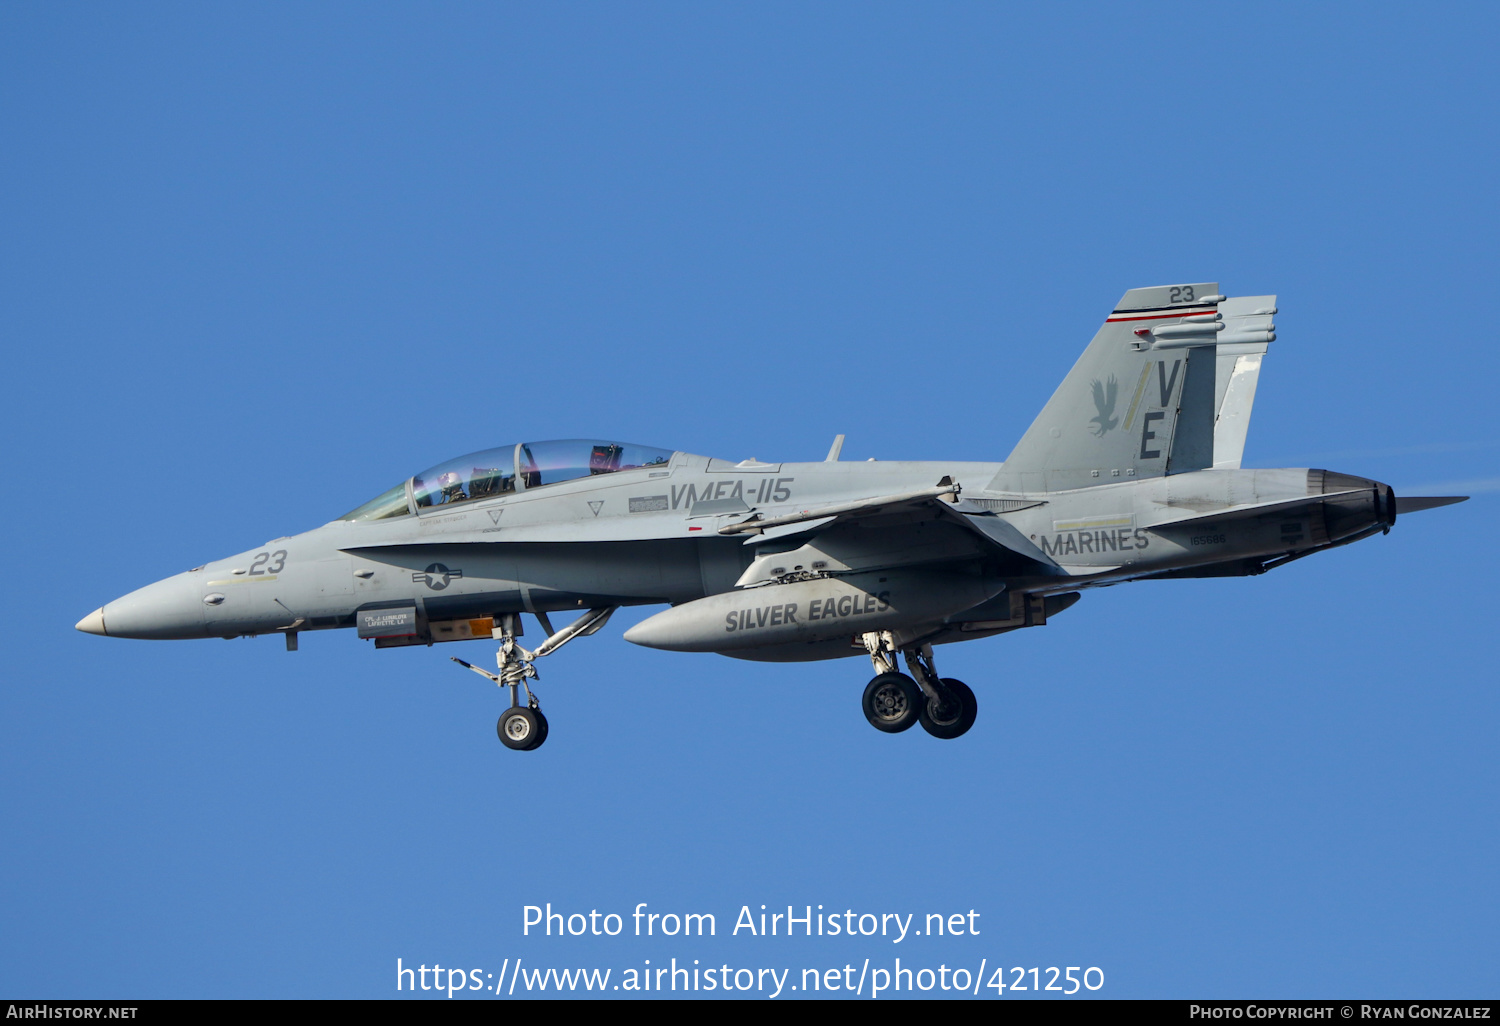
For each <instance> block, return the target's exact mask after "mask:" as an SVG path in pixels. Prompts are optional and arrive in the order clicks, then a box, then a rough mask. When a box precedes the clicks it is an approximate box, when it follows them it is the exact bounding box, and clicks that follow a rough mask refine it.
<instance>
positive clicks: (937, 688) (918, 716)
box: [861, 631, 979, 740]
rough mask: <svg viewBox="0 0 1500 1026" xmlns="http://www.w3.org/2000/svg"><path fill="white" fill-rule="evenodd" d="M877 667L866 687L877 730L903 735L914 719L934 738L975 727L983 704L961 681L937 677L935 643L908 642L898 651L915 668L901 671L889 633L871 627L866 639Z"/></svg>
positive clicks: (868, 708) (867, 711) (865, 705)
mask: <svg viewBox="0 0 1500 1026" xmlns="http://www.w3.org/2000/svg"><path fill="white" fill-rule="evenodd" d="M862 640H863V641H864V644H865V649H866V650H867V651H868V652H869V653H870V662H871V663H873V664H874V666H875V674H876V676H875V679H874V680H872V681H870V683H869V684H867V685H866V686H865V694H864V699H863V701H862V703H861V704H862V705H863V708H864V712H865V719H867V720H869V721H870V725H871V726H872V727H874V728H875V729H876V730H882V731H885V732H886V733H888V734H896V733H900V732H901V731H903V730H906V729H907V728H909V727H911V726H912V725H913V724H915V723H921V724H922V729H923V730H925V731H927V733H929V734H931V735H932V736H933V737H938V738H943V739H944V740H948V739H951V738H955V737H958V736H960V735H962V734H964V733H966V732H967V731H968V729H969V728H970V727H972V726H973V725H974V718H975V717H976V716H977V715H978V713H979V702H978V700H977V699H975V697H974V692H973V691H971V690H969V686H968V685H967V684H965V683H964V682H963V681H961V680H958V679H956V678H953V677H939V676H938V675H937V670H936V669H935V668H934V666H933V660H932V646H931V645H909V646H906V647H904V648H902V649H901V650H900V655H901V656H902V657H904V658H905V660H906V667H907V669H908V670H910V671H911V675H910V676H907V675H906V674H904V673H901V672H899V671H898V669H897V664H896V656H897V647H896V642H895V639H894V638H893V637H892V635H891V632H890V631H872V632H870V633H868V634H865V635H864V637H863V639H862Z"/></svg>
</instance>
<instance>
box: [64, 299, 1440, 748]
mask: <svg viewBox="0 0 1500 1026" xmlns="http://www.w3.org/2000/svg"><path fill="white" fill-rule="evenodd" d="M1275 313H1276V297H1275V296H1248V297H1241V298H1233V299H1231V298H1226V297H1225V296H1222V295H1220V294H1219V289H1218V286H1217V285H1216V284H1212V283H1210V284H1193V285H1171V286H1161V287H1158V288H1145V289H1132V290H1131V291H1129V292H1127V293H1125V296H1124V298H1123V299H1121V300H1120V302H1119V303H1118V304H1117V306H1116V307H1115V310H1114V312H1112V313H1111V314H1110V315H1109V317H1108V319H1107V320H1106V321H1105V323H1104V325H1103V327H1101V328H1100V329H1099V332H1098V334H1096V335H1095V336H1094V339H1093V341H1092V342H1090V343H1089V346H1088V348H1087V349H1085V350H1084V353H1083V356H1082V357H1080V358H1079V360H1078V362H1077V363H1076V364H1075V365H1074V366H1073V369H1072V370H1071V371H1070V372H1069V373H1068V376H1067V377H1066V378H1065V379H1064V380H1063V383H1062V384H1061V385H1060V386H1059V387H1058V389H1057V391H1056V392H1055V393H1053V395H1052V398H1051V400H1049V401H1048V403H1047V405H1046V406H1045V407H1043V409H1042V412H1041V414H1040V415H1039V416H1038V417H1037V418H1036V420H1035V422H1034V423H1032V425H1031V427H1030V428H1029V429H1028V430H1027V432H1026V434H1025V436H1024V437H1022V439H1021V441H1020V443H1019V444H1018V445H1017V446H1016V447H1015V449H1014V450H1013V451H1012V452H1011V454H1010V456H1009V458H1008V459H1006V460H1005V462H1004V463H998V462H997V463H959V462H944V461H938V462H920V463H919V462H876V461H874V460H870V461H868V462H863V463H857V462H855V463H850V462H840V461H839V450H840V448H841V447H842V444H843V437H844V436H842V435H840V436H839V437H838V438H837V439H835V440H834V443H833V447H832V448H831V449H830V450H829V453H828V458H827V459H826V460H825V461H823V462H820V463H765V462H761V461H760V460H756V459H748V460H741V461H739V462H732V461H730V460H722V459H711V458H708V457H705V456H694V455H692V454H690V453H686V452H678V451H672V450H668V449H654V448H650V447H648V446H642V445H631V444H628V443H621V442H606V441H593V440H569V441H547V442H521V443H518V444H514V445H503V446H500V447H498V448H494V449H485V450H483V451H480V452H475V453H470V454H469V455H467V456H460V457H458V458H457V459H452V460H448V461H446V462H444V463H440V464H438V465H437V466H435V467H432V468H431V469H429V470H424V471H423V472H422V473H420V474H418V475H416V476H415V477H411V478H408V479H407V480H405V481H403V482H401V483H400V484H398V485H396V486H395V487H394V488H392V489H390V490H389V491H387V492H384V493H382V494H381V495H379V496H377V497H375V498H374V499H371V500H370V501H369V502H367V503H365V504H364V505H363V506H360V507H359V508H358V509H355V510H352V511H350V512H349V513H346V514H344V515H343V516H342V517H340V518H339V519H337V520H335V521H333V522H332V523H329V524H325V525H324V526H322V527H319V528H316V529H315V530H312V531H308V532H306V533H304V534H299V535H296V536H295V537H290V538H275V539H273V540H271V541H269V542H266V543H265V544H264V545H260V546H257V547H256V548H253V549H250V550H248V551H246V552H243V553H241V554H239V555H237V556H231V557H230V558H228V559H221V560H217V561H215V562H212V563H207V564H205V565H203V566H199V567H194V568H193V569H192V570H189V571H187V572H186V573H181V574H177V575H176V576H174V577H168V578H167V579H165V580H162V581H158V582H157V583H155V584H152V585H149V586H147V587H145V588H142V589H140V590H139V591H135V592H131V593H130V594H129V595H126V596H124V597H123V598H119V599H116V600H115V601H113V602H111V603H109V604H108V605H106V606H104V607H103V608H101V609H98V610H95V611H94V612H92V613H90V614H89V615H88V616H86V617H84V618H83V619H82V620H81V621H79V623H78V629H79V630H81V631H86V632H88V633H90V634H102V635H107V636H109V637H122V638H211V637H219V638H230V637H236V636H241V635H257V634H268V633H279V634H282V635H284V636H285V637H286V647H287V649H288V650H295V649H296V648H297V636H298V635H299V634H300V633H301V632H304V631H314V630H324V629H330V628H338V627H353V628H355V629H356V630H357V631H358V634H359V636H360V637H361V638H366V639H369V640H371V641H372V642H373V643H374V645H375V647H376V648H392V647H397V646H405V645H432V644H434V643H436V642H440V641H462V640H467V639H471V638H487V639H493V640H496V641H498V642H499V654H498V657H497V663H498V666H497V671H498V672H494V673H491V672H490V671H488V670H485V669H482V668H480V667H478V666H473V665H471V664H469V663H467V662H464V661H463V660H462V659H455V660H454V661H455V662H457V663H460V664H461V665H463V666H465V667H467V668H469V669H471V670H473V671H474V672H475V673H478V674H482V675H483V676H485V677H487V678H488V679H490V680H491V681H494V682H495V683H496V684H498V685H500V686H501V687H502V688H505V689H508V691H509V700H510V707H509V708H508V709H507V710H506V711H505V712H504V714H502V715H501V717H500V721H499V724H498V732H499V735H500V740H501V741H502V742H504V743H505V745H506V746H508V747H510V748H514V749H520V750H529V749H533V748H536V747H538V746H540V745H541V744H542V742H543V741H545V740H546V737H547V720H546V718H545V717H544V716H543V715H542V712H541V709H540V706H539V704H538V701H537V697H536V694H535V692H534V691H533V689H532V688H531V687H530V686H529V684H528V682H529V681H532V680H535V679H536V676H537V673H536V666H535V664H536V661H537V660H538V659H540V658H541V657H543V656H545V655H549V654H551V653H553V652H555V651H557V650H558V649H559V648H561V647H562V646H563V645H565V644H566V643H567V642H569V641H571V640H573V639H574V638H581V637H587V636H588V635H591V634H593V633H595V632H596V631H598V630H599V629H600V628H601V627H603V626H604V624H605V621H607V620H608V619H609V617H610V614H612V613H613V612H614V611H615V610H616V609H618V608H619V607H620V606H626V605H653V604H666V605H669V606H670V608H668V609H666V610H664V611H663V612H660V613H657V614H656V615H654V616H652V617H650V618H649V619H647V620H644V621H642V622H641V623H639V624H637V625H636V626H634V627H632V628H631V629H630V630H628V631H626V633H625V639H626V640H627V641H632V642H635V643H636V644H638V645H645V646H648V647H650V648H659V649H667V650H671V651H677V652H717V653H719V654H721V655H727V656H734V657H735V658H739V659H755V660H765V661H768V662H793V661H802V660H813V659H836V658H839V657H842V656H865V657H868V658H869V659H870V660H871V662H872V663H873V664H874V669H875V678H874V679H873V680H871V681H870V682H869V684H868V685H867V686H866V687H865V690H864V699H863V706H864V713H865V716H866V717H867V718H868V719H869V721H870V723H871V724H872V725H874V726H875V727H876V728H877V729H879V730H883V731H887V732H890V733H895V732H898V731H902V730H905V729H907V728H908V727H910V726H912V725H913V724H915V723H921V725H922V726H923V728H925V729H926V731H927V732H928V733H929V734H932V735H934V736H935V737H940V738H954V737H958V736H959V735H961V734H963V733H964V732H965V731H967V730H968V729H969V727H970V726H971V725H972V724H973V723H974V717H975V713H976V711H977V702H976V701H975V697H974V693H973V692H972V691H971V690H970V689H969V688H968V686H967V685H965V684H964V683H963V682H962V681H959V680H955V679H953V678H949V677H940V676H939V675H938V671H937V667H936V663H935V660H934V656H933V649H934V646H936V645H941V644H945V643H948V642H954V641H971V640H977V639H979V638H988V637H991V636H992V635H996V634H1004V633H1005V632H1007V631H1015V630H1021V629H1023V628H1027V627H1040V626H1042V625H1044V624H1045V623H1046V622H1047V621H1048V620H1049V619H1050V618H1051V617H1054V616H1056V615H1058V614H1059V613H1060V612H1062V611H1063V610H1065V609H1067V608H1068V607H1070V606H1072V605H1073V604H1074V603H1075V602H1077V601H1078V598H1079V596H1080V594H1081V593H1082V591H1083V590H1084V589H1086V588H1097V587H1101V586H1105V585H1112V584H1119V583H1121V582H1123V581H1134V580H1142V579H1147V578H1154V579H1161V578H1175V577H1235V576H1244V575H1249V574H1260V573H1264V572H1265V571H1267V570H1270V569H1272V568H1273V567H1278V566H1281V565H1283V564H1285V563H1288V562H1290V561H1292V560H1294V559H1300V558H1301V557H1303V556H1306V555H1310V554H1311V553H1314V552H1319V551H1322V550H1324V549H1329V548H1333V547H1335V546H1338V545H1347V544H1348V543H1350V542H1353V541H1358V540H1359V539H1361V538H1366V537H1369V536H1370V535H1372V534H1378V533H1383V532H1386V531H1389V530H1390V529H1391V526H1392V525H1393V524H1395V522H1396V517H1397V514H1398V513H1409V512H1414V511H1417V510H1423V509H1429V508H1432V507H1434V506H1441V505H1445V504H1447V503H1451V502H1459V501H1461V497H1443V498H1417V499H1413V498H1404V497H1403V498H1400V499H1398V498H1397V497H1396V495H1395V494H1394V493H1393V492H1392V491H1391V488H1390V486H1388V485H1385V484H1381V483H1380V482H1378V481H1371V480H1368V479H1366V478H1362V477H1355V476H1352V475H1349V474H1342V473H1335V472H1333V471H1328V470H1308V469H1303V468H1297V469H1279V470H1244V469H1241V467H1240V456H1241V453H1242V452H1243V450H1244V445H1245V432H1246V429H1247V428H1248V426H1249V420H1250V409H1251V405H1252V403H1253V402H1254V399H1255V388H1256V383H1257V381H1258V379H1259V376H1260V367H1261V361H1262V359H1263V358H1264V355H1265V353H1266V350H1267V347H1268V346H1269V344H1270V343H1271V342H1273V341H1274V340H1275V338H1276V333H1275V326H1274V324H1273V323H1272V316H1273V315H1274V314H1275ZM565 610H573V611H576V612H578V613H580V614H581V615H579V616H578V617H577V618H576V619H575V620H573V622H572V623H570V624H569V625H567V626H565V627H563V628H562V629H561V630H555V629H554V627H553V624H552V620H551V617H552V616H553V615H555V614H559V613H562V612H563V611H565ZM526 613H529V614H531V616H533V617H534V618H535V619H536V621H537V622H538V624H539V625H540V628H541V631H542V633H543V635H544V636H545V640H544V641H542V642H541V644H540V645H538V646H537V647H536V648H535V649H527V648H525V647H523V646H522V644H521V640H520V639H521V638H522V615H523V614H526ZM898 658H900V659H904V660H905V663H906V667H907V670H908V671H909V672H908V673H902V672H901V671H900V667H899V665H898ZM523 691H524V692H525V699H524V701H523V700H522V696H521V692H523Z"/></svg>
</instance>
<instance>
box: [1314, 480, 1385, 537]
mask: <svg viewBox="0 0 1500 1026" xmlns="http://www.w3.org/2000/svg"><path fill="white" fill-rule="evenodd" d="M1307 478H1308V480H1307V490H1308V493H1309V494H1310V495H1327V496H1329V497H1330V498H1329V499H1328V500H1327V501H1325V502H1324V503H1323V522H1324V525H1325V526H1326V528H1327V531H1328V540H1329V541H1330V542H1338V541H1343V540H1344V539H1346V538H1353V537H1355V536H1356V535H1363V534H1366V533H1368V532H1369V531H1370V530H1371V529H1372V528H1375V527H1384V528H1387V529H1389V528H1390V527H1391V526H1392V525H1393V524H1395V523H1396V493H1395V491H1394V490H1393V489H1392V488H1391V486H1390V485H1388V484H1384V483H1383V482H1380V481H1373V480H1371V479H1370V478H1368V477H1355V476H1354V475H1353V474H1340V473H1337V472H1335V471H1332V470H1309V471H1308V472H1307Z"/></svg>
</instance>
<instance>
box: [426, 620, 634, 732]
mask: <svg viewBox="0 0 1500 1026" xmlns="http://www.w3.org/2000/svg"><path fill="white" fill-rule="evenodd" d="M618 608H619V607H618V606H607V607H604V608H600V609H590V610H589V611H588V612H587V613H584V614H583V615H582V616H580V617H579V618H578V619H577V620H574V621H573V622H572V623H570V624H568V626H566V627H564V628H563V629H562V630H560V631H553V630H552V624H551V623H549V622H548V621H547V616H546V614H545V613H537V614H535V615H536V618H537V621H538V622H539V623H540V624H541V625H542V627H543V629H544V630H546V631H547V634H548V637H547V640H546V641H544V642H542V643H541V644H540V645H538V646H537V649H536V651H535V652H532V651H530V650H529V649H526V648H522V647H521V645H520V644H519V643H517V641H516V633H517V631H516V627H517V621H518V619H519V616H520V614H518V613H512V614H509V615H507V616H503V617H501V618H500V624H501V626H500V627H498V628H497V629H496V630H495V637H496V638H497V639H499V641H500V651H499V652H497V653H496V654H495V663H496V665H497V666H498V667H499V670H500V672H499V673H491V672H490V671H489V670H482V669H480V668H479V667H477V666H475V665H474V664H473V663H466V662H464V661H463V660H462V659H459V658H458V657H457V656H452V657H450V658H452V659H453V661H454V662H455V663H457V664H458V665H460V666H463V667H467V668H468V669H470V670H473V671H474V672H475V673H477V674H479V675H480V676H481V677H488V678H489V679H490V680H492V681H494V682H495V683H496V684H498V685H499V686H500V687H502V688H510V708H509V709H507V710H505V712H503V713H502V714H501V715H500V720H499V722H497V723H496V724H495V733H497V734H498V735H499V736H500V743H501V744H503V745H504V746H505V747H506V748H512V749H515V750H516V751H518V752H529V751H531V750H533V749H536V748H540V747H542V743H543V742H544V741H546V740H547V717H545V716H543V715H542V707H541V703H540V702H538V701H537V697H536V692H534V691H532V690H531V688H530V687H528V686H527V684H526V681H527V680H528V679H530V680H537V679H538V676H539V675H538V674H537V672H536V666H535V665H534V664H535V662H536V660H538V659H540V658H541V657H542V656H544V655H551V654H552V653H553V652H556V651H557V650H558V649H560V648H562V647H563V646H564V645H566V644H567V643H568V642H570V641H572V640H573V639H574V638H584V637H588V636H589V635H590V634H593V633H594V632H595V631H597V630H598V629H599V628H600V627H603V626H604V623H605V621H606V620H608V619H609V618H610V616H611V615H612V614H613V613H614V611H615V610H616V609H618ZM522 690H524V691H525V692H526V704H525V705H522V704H521V699H520V692H521V691H522Z"/></svg>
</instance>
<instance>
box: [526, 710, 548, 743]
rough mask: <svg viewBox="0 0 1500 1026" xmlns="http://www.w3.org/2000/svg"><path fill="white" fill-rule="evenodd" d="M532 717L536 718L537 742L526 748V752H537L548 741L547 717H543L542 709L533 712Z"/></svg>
mask: <svg viewBox="0 0 1500 1026" xmlns="http://www.w3.org/2000/svg"><path fill="white" fill-rule="evenodd" d="M531 715H533V716H535V717H536V740H535V741H533V742H531V744H529V745H527V746H526V748H525V750H526V751H528V752H534V751H536V750H537V749H538V748H540V747H542V744H543V743H544V742H545V741H546V740H547V717H545V716H543V715H542V711H541V710H540V709H533V710H531Z"/></svg>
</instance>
